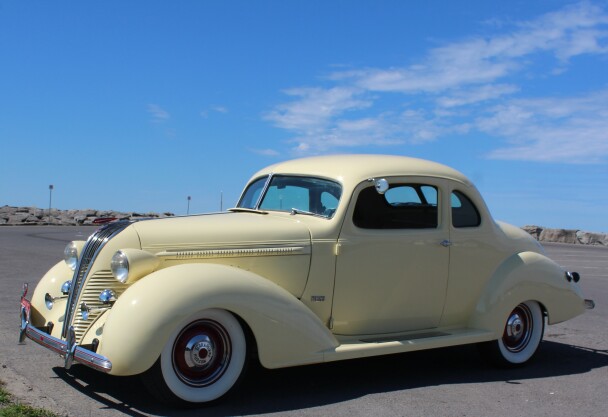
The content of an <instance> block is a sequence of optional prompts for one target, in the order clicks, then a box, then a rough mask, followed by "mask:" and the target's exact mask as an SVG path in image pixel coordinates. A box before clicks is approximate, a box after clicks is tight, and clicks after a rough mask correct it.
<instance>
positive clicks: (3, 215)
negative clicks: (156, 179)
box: [0, 206, 174, 226]
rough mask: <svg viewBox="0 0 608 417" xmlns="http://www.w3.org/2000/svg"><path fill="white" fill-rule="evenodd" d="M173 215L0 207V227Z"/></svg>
mask: <svg viewBox="0 0 608 417" xmlns="http://www.w3.org/2000/svg"><path fill="white" fill-rule="evenodd" d="M172 216H174V214H173V213H162V214H158V213H133V212H131V213H123V212H118V211H110V210H103V211H102V210H90V209H87V210H56V209H51V213H50V216H49V210H48V209H45V210H43V209H39V208H36V207H11V206H3V207H0V226H40V225H54V226H87V225H98V224H103V223H107V222H108V221H112V220H117V219H120V220H122V219H131V220H135V219H142V218H150V217H153V218H162V217H172Z"/></svg>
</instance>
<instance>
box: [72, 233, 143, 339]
mask: <svg viewBox="0 0 608 417" xmlns="http://www.w3.org/2000/svg"><path fill="white" fill-rule="evenodd" d="M129 224H131V222H128V221H120V222H116V223H108V224H107V225H105V226H103V227H101V228H100V229H98V230H97V231H95V233H93V234H92V235H91V236H90V237H89V239H88V240H87V242H86V243H85V245H84V248H83V249H82V254H81V255H80V257H79V259H78V265H77V266H76V269H75V270H74V277H73V278H72V287H71V289H70V295H69V298H68V304H67V307H66V310H65V321H64V323H63V331H62V333H61V334H62V336H63V337H66V334H67V331H68V328H69V327H70V325H71V323H72V319H73V318H74V315H75V313H76V303H77V302H78V298H79V297H80V293H81V291H82V287H83V286H84V284H85V280H86V277H87V274H88V272H89V268H90V267H91V265H92V264H93V261H94V260H95V257H96V256H97V254H98V253H99V251H100V250H101V249H102V248H103V246H104V245H105V244H106V242H107V241H108V240H110V239H111V238H112V237H113V236H114V235H116V234H118V233H119V232H120V231H122V230H123V229H124V228H126V227H127V226H128V225H129ZM78 315H80V311H78ZM81 320H82V317H81ZM89 321H90V319H89ZM78 340H79V339H78Z"/></svg>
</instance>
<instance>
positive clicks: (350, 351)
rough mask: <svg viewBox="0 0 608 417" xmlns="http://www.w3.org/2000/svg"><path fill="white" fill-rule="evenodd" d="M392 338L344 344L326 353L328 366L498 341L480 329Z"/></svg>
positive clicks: (452, 330) (492, 335)
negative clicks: (356, 359) (341, 362)
mask: <svg viewBox="0 0 608 417" xmlns="http://www.w3.org/2000/svg"><path fill="white" fill-rule="evenodd" d="M397 339H398V340H396V338H395V337H392V338H386V337H383V338H365V339H361V340H354V341H350V342H348V343H343V344H341V345H340V346H338V347H336V348H335V349H332V350H329V351H325V352H323V355H324V360H325V362H333V361H338V360H343V359H354V358H365V357H369V356H378V355H390V354H393V353H404V352H414V351H417V350H424V349H435V348H441V347H447V346H456V345H465V344H469V343H478V342H487V341H489V340H493V339H495V335H494V334H493V333H492V332H489V331H486V330H477V329H451V330H449V331H437V332H432V331H431V332H425V333H416V334H412V335H408V336H402V337H398V338H397Z"/></svg>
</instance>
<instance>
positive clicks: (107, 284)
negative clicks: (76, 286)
mask: <svg viewBox="0 0 608 417" xmlns="http://www.w3.org/2000/svg"><path fill="white" fill-rule="evenodd" d="M127 287H128V285H127V284H121V283H120V282H119V281H117V280H116V278H114V276H113V275H112V272H111V271H98V272H96V273H95V274H93V275H92V276H91V277H89V279H88V280H87V285H86V286H85V287H84V289H83V291H82V296H81V297H80V301H81V302H85V303H86V304H87V306H89V307H90V308H91V311H90V313H89V318H88V320H84V319H83V318H82V312H81V311H80V309H77V310H76V314H75V315H74V331H75V332H76V341H77V342H80V341H81V340H82V337H83V336H84V335H85V333H86V332H87V330H89V327H91V326H92V325H93V323H95V320H97V318H98V317H99V316H101V315H102V314H103V311H104V310H97V309H103V308H106V307H108V305H105V304H103V303H102V302H101V301H99V294H100V293H101V292H102V291H103V290H105V289H112V290H114V292H115V293H116V296H120V294H122V293H123V292H124V291H125V290H126V289H127Z"/></svg>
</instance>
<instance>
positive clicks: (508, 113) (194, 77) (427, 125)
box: [0, 0, 608, 232]
mask: <svg viewBox="0 0 608 417" xmlns="http://www.w3.org/2000/svg"><path fill="white" fill-rule="evenodd" d="M332 153H385V154H398V155H408V156H414V157H419V158H425V159H430V160H434V161H438V162H441V163H445V164H447V165H450V166H452V167H454V168H456V169H458V170H460V171H462V172H464V173H465V174H466V175H468V176H469V177H470V178H471V179H472V180H473V181H474V182H475V183H476V184H477V186H478V188H479V189H480V191H481V192H482V194H483V195H484V196H485V198H486V201H487V203H488V205H489V207H490V209H491V211H492V213H493V215H494V217H495V218H497V219H500V220H504V221H507V222H510V223H513V224H516V225H519V226H523V225H526V224H537V225H541V226H545V227H565V228H576V229H584V230H591V231H604V232H608V220H607V213H608V185H607V184H608V3H607V2H606V1H589V2H570V1H557V0H538V1H533V2H530V1H517V0H514V1H509V2H488V1H482V0H479V1H458V2H449V1H436V0H429V1H426V2H406V1H278V0H277V1H255V2H254V1H214V2H211V1H179V2H169V1H163V2H161V1H143V0H139V1H104V2H82V1H65V2H49V1H41V0H39V1H30V0H27V1H16V0H0V206H2V205H16V206H21V205H23V206H26V205H27V206H29V205H34V206H38V207H42V208H45V207H48V200H49V190H48V186H49V184H53V185H54V187H55V188H54V191H53V207H55V208H60V209H71V208H97V209H113V210H121V211H140V212H149V211H156V212H164V211H171V212H174V213H176V214H184V213H185V211H186V207H187V196H191V197H192V201H191V206H190V211H191V213H192V212H206V211H215V210H218V209H219V206H220V194H221V193H223V198H224V208H225V207H228V206H232V205H233V204H235V202H236V200H237V198H238V196H239V195H240V192H241V189H242V187H243V185H244V184H245V182H246V180H247V179H248V178H249V177H250V176H251V175H252V174H253V173H254V172H255V171H257V170H258V169H259V168H261V167H263V166H266V165H269V164H271V163H274V162H277V161H280V160H285V159H291V158H295V157H300V156H308V155H318V154H332Z"/></svg>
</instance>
